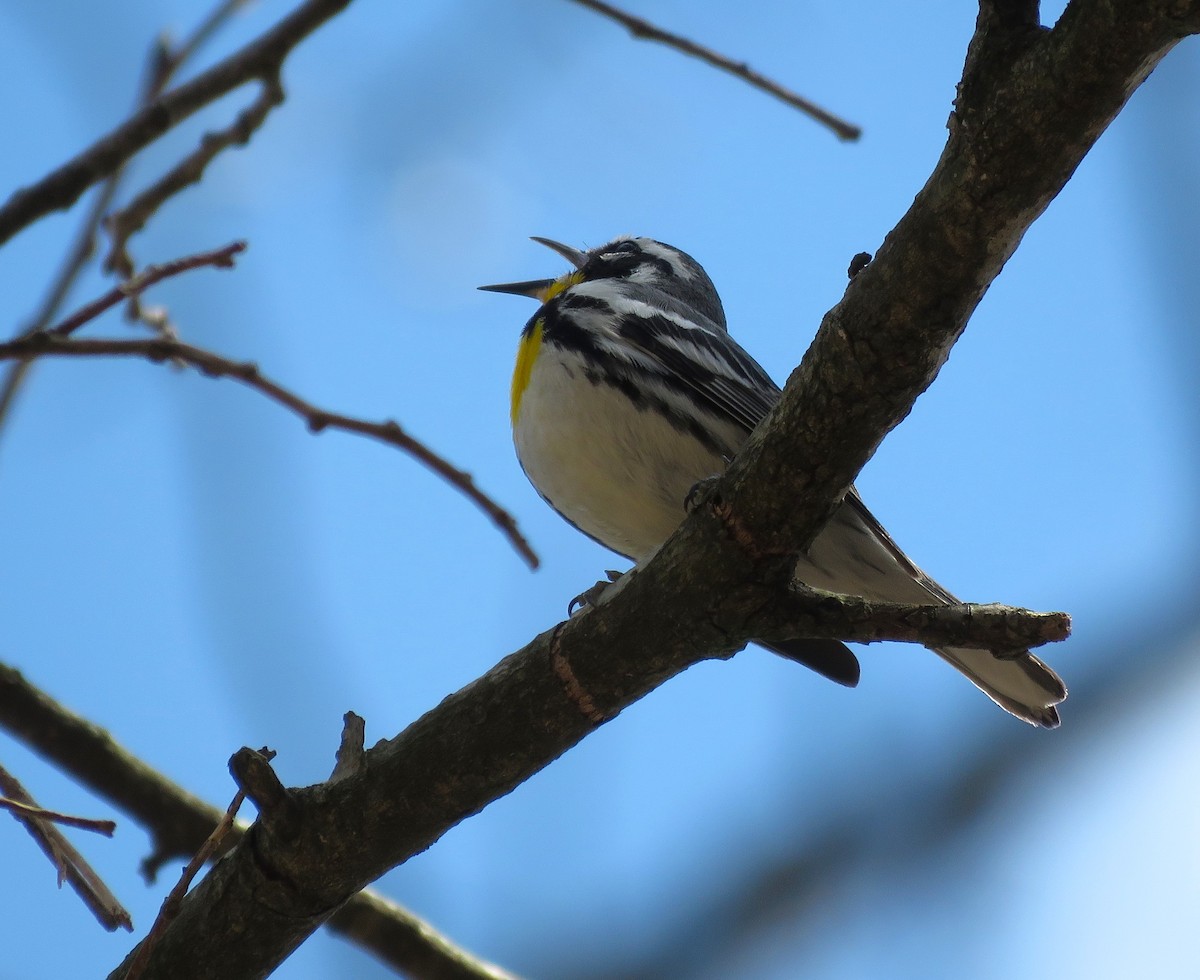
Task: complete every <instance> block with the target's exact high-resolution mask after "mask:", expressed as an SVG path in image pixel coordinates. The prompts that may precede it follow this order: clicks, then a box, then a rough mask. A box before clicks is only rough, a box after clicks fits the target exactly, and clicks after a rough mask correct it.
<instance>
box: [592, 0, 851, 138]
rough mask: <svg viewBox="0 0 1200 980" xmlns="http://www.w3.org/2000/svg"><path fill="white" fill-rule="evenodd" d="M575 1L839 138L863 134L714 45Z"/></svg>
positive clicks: (599, 0)
mask: <svg viewBox="0 0 1200 980" xmlns="http://www.w3.org/2000/svg"><path fill="white" fill-rule="evenodd" d="M574 2H575V3H577V4H579V5H580V6H581V7H587V8H588V9H589V10H594V11H595V12H596V13H598V14H601V15H602V16H604V17H607V18H609V19H610V20H614V21H616V22H617V23H618V24H620V25H621V26H622V27H624V28H626V29H627V30H628V31H629V33H630V34H632V35H633V36H634V37H636V38H639V39H640V40H643V41H657V42H658V43H659V44H665V45H666V46H667V47H669V48H674V49H675V50H676V51H682V52H683V53H684V54H686V55H691V56H692V57H693V58H699V59H700V60H701V61H703V62H705V63H707V64H710V65H712V66H713V67H714V68H719V69H721V71H726V72H729V74H731V75H733V76H734V77H735V78H740V79H742V81H744V82H747V83H748V84H750V85H753V86H754V87H755V88H757V89H759V90H761V91H763V92H766V93H767V94H768V95H773V96H774V97H775V98H777V99H779V100H780V101H781V102H785V103H787V104H788V105H790V106H791V107H792V108H794V109H799V110H800V111H801V112H803V113H804V114H805V115H806V116H809V117H810V118H812V119H815V120H816V121H817V122H819V123H821V125H823V126H826V127H828V128H829V129H831V130H833V132H834V134H835V135H836V136H837V138H838V139H840V140H856V139H858V138H859V137H860V136H862V129H861V128H859V127H858V126H855V125H854V124H853V123H848V122H846V121H845V120H844V119H841V118H839V117H838V116H835V115H834V114H833V113H831V112H829V111H828V110H827V109H822V108H821V107H820V106H819V105H817V104H816V103H815V102H811V101H810V100H808V99H806V98H805V97H804V96H802V95H798V94H797V93H795V92H793V91H792V90H791V89H788V88H784V87H783V86H782V85H780V84H779V83H778V82H776V81H774V80H772V79H770V78H767V77H766V76H765V75H760V74H759V73H758V72H756V71H755V70H754V69H753V68H751V67H750V66H749V65H748V64H746V62H744V61H734V60H733V59H732V58H727V57H726V56H725V55H723V54H719V53H718V52H716V51H713V50H712V49H711V48H706V47H704V46H703V45H700V44H697V43H696V42H695V41H692V40H689V39H688V38H686V37H681V36H680V35H678V34H672V33H671V32H670V31H666V30H663V29H662V28H661V27H657V26H656V25H654V24H651V23H650V22H649V21H648V20H643V19H642V18H641V17H635V16H634V15H633V14H629V13H626V12H625V11H623V10H620V9H618V8H617V7H614V6H613V5H612V4H610V3H604V2H603V0H574Z"/></svg>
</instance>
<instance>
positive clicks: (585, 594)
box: [567, 568, 621, 616]
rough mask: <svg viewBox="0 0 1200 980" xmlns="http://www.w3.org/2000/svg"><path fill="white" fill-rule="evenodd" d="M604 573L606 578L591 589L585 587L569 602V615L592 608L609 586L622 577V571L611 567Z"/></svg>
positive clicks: (575, 614)
mask: <svg viewBox="0 0 1200 980" xmlns="http://www.w3.org/2000/svg"><path fill="white" fill-rule="evenodd" d="M604 574H605V575H606V576H607V577H606V578H602V579H601V580H600V581H599V582H597V583H596V584H595V585H593V586H592V587H591V588H590V589H584V590H583V591H582V592H580V593H579V595H577V596H576V597H575V598H574V599H572V600H571V601H570V602H569V603H567V615H568V616H577V615H578V614H579V613H581V612H583V611H584V610H585V609H590V608H591V607H592V606H594V605H595V604H596V603H597V602H599V601H600V596H602V595H603V594H604V593H605V592H606V591H607V590H608V588H609V587H610V586H611V585H612V584H613V583H614V582H615V581H616V580H617V579H619V578H620V577H621V573H620V572H616V571H613V570H612V569H611V568H609V569H606V570H605V572H604Z"/></svg>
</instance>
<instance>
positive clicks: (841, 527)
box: [796, 490, 1067, 728]
mask: <svg viewBox="0 0 1200 980" xmlns="http://www.w3.org/2000/svg"><path fill="white" fill-rule="evenodd" d="M796 577H797V579H798V580H800V581H801V582H804V583H805V584H807V585H811V586H814V587H816V588H820V589H829V590H831V591H834V592H843V593H846V594H847V595H858V596H864V597H865V598H868V599H877V600H884V601H887V602H913V603H917V602H920V603H928V602H944V603H953V602H957V601H958V600H957V599H955V597H954V596H953V595H951V594H950V593H949V592H947V591H946V590H945V589H944V588H942V587H941V586H940V585H938V583H937V582H935V581H934V580H933V579H931V578H930V577H929V576H928V575H926V574H925V573H924V572H923V571H921V569H919V568H918V567H917V566H916V565H915V564H913V562H912V561H911V560H910V559H909V557H908V556H907V555H905V554H904V552H903V551H901V550H900V549H899V547H897V545H896V543H895V542H894V541H893V540H892V539H891V536H890V535H889V534H888V533H887V531H885V530H884V529H883V527H882V526H881V525H880V523H879V522H878V521H877V520H876V519H875V517H874V516H873V515H872V514H871V512H870V511H869V510H867V508H866V506H865V505H864V504H863V502H862V500H861V499H860V498H859V496H858V493H857V492H856V491H854V490H851V491H850V493H849V494H848V495H847V496H846V499H845V501H844V502H843V504H842V506H841V507H839V508H838V509H837V510H836V511H835V512H834V515H833V517H832V518H830V521H829V523H828V524H827V525H826V526H825V528H824V529H823V530H822V531H821V533H820V534H818V535H817V539H816V541H814V542H813V546H812V548H811V549H810V550H809V552H808V554H807V555H806V556H805V557H804V558H803V559H801V561H800V563H799V565H798V566H797V568H796ZM935 652H936V653H937V654H939V655H940V656H941V657H942V659H944V660H946V661H947V662H948V663H950V664H951V665H953V666H954V667H955V668H956V669H957V670H959V671H960V672H961V673H962V674H963V675H964V676H966V678H967V679H968V680H969V681H970V682H971V683H972V684H974V685H975V686H976V687H977V688H979V689H980V690H981V691H983V693H984V694H986V695H987V696H988V697H989V698H991V699H992V700H993V701H995V702H996V704H998V705H1000V707H1002V708H1003V709H1004V710H1005V711H1008V712H1009V713H1011V714H1013V715H1016V717H1018V718H1020V719H1021V720H1022V721H1027V722H1029V723H1030V724H1031V725H1040V726H1041V727H1043V728H1056V727H1058V710H1057V709H1056V708H1055V705H1056V704H1058V703H1059V702H1060V701H1062V700H1063V699H1065V698H1066V696H1067V689H1066V687H1065V686H1064V685H1063V682H1062V680H1061V679H1060V678H1059V676H1058V675H1057V674H1056V673H1054V671H1052V670H1051V669H1050V668H1049V667H1047V666H1046V665H1045V664H1044V663H1042V662H1041V661H1040V660H1038V658H1037V657H1035V656H1034V655H1033V654H1031V653H1030V652H1029V651H1028V650H1022V651H1019V652H1017V653H1006V654H1004V655H1003V656H996V655H995V654H994V653H992V652H991V651H989V650H971V649H967V648H965V647H946V648H944V649H937V650H935Z"/></svg>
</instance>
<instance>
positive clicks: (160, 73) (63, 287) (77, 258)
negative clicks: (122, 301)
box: [0, 0, 248, 430]
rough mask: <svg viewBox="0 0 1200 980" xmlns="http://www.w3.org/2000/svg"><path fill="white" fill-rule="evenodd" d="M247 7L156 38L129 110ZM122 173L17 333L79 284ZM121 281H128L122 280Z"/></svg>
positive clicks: (1, 396)
mask: <svg viewBox="0 0 1200 980" xmlns="http://www.w3.org/2000/svg"><path fill="white" fill-rule="evenodd" d="M247 2H248V0H222V3H220V4H218V6H217V7H216V8H215V9H214V10H213V11H212V12H211V13H210V14H209V15H208V17H206V18H205V19H204V21H203V22H202V23H201V24H200V25H199V26H198V27H197V28H196V30H195V31H193V32H192V34H191V35H190V36H189V37H187V38H185V39H184V41H183V42H182V43H181V44H179V45H178V46H177V47H175V48H172V47H171V45H170V44H169V42H168V41H167V39H166V38H165V37H161V36H160V37H158V38H156V39H155V41H154V43H153V44H152V45H151V46H150V53H149V56H148V58H147V62H146V69H145V71H144V73H143V80H142V83H141V86H140V91H139V92H138V96H137V99H136V100H135V102H134V107H135V108H136V109H140V108H142V107H143V106H144V105H146V104H147V103H148V102H150V101H152V100H153V99H154V98H156V97H157V96H158V95H159V94H160V93H161V92H162V90H163V89H164V88H166V86H167V83H168V82H169V81H170V80H171V78H172V77H173V76H174V74H175V72H177V71H178V70H179V69H180V68H181V67H182V66H183V65H184V64H185V63H186V62H187V61H188V60H189V59H190V58H191V57H192V56H193V55H194V54H195V53H196V52H197V51H198V50H199V49H200V48H201V47H202V46H203V45H204V43H205V42H206V41H208V40H209V39H210V38H211V37H212V36H213V34H215V33H216V32H217V30H218V29H219V28H220V27H221V26H222V25H223V24H224V23H225V22H226V21H227V20H228V19H229V18H230V17H231V16H232V15H233V14H234V13H235V12H236V11H237V10H238V9H239V8H241V7H244V6H245V5H246V3H247ZM124 173H125V168H124V167H123V166H121V167H118V168H117V169H116V170H114V171H113V172H112V173H111V174H110V175H109V177H108V179H107V180H106V181H105V182H104V184H103V186H102V187H101V188H100V191H99V193H98V194H97V195H96V197H95V199H94V200H93V201H92V205H91V207H89V208H88V210H87V214H85V215H84V218H83V221H81V222H80V224H79V231H78V232H77V233H76V236H75V241H74V243H73V244H72V246H71V249H70V251H69V252H68V253H67V257H66V259H65V260H64V261H63V264H62V268H61V269H60V270H59V273H58V275H57V276H56V277H55V279H54V282H53V283H52V284H51V286H50V289H49V291H48V292H47V294H46V298H45V299H44V300H43V301H42V305H41V307H40V308H39V309H38V311H37V313H35V314H34V316H33V318H32V319H31V321H30V323H29V326H28V327H26V328H25V330H24V331H23V333H26V334H30V333H38V332H39V331H41V330H45V329H46V328H47V327H48V326H49V325H50V323H51V322H52V321H53V320H54V318H55V317H56V316H58V313H59V310H60V309H61V308H62V305H63V304H64V303H65V302H66V300H67V296H68V295H69V294H70V291H71V288H72V286H74V284H75V281H76V279H78V278H79V273H80V272H81V271H82V270H83V267H84V265H86V264H87V261H88V259H90V258H91V257H92V255H93V254H94V253H95V251H96V233H97V231H98V230H99V228H100V222H101V221H102V220H103V218H104V215H105V214H107V213H108V209H109V207H110V206H111V205H112V202H113V201H114V200H115V199H116V195H117V189H118V188H119V187H120V184H121V177H122V176H123V175H124ZM126 278H129V277H128V276H126ZM32 363H33V362H32V361H19V362H18V363H16V364H14V365H13V366H12V367H11V368H9V371H8V374H7V375H6V376H5V378H4V382H3V385H2V386H0V430H2V429H3V427H4V423H5V422H6V421H7V419H8V416H9V413H10V412H11V410H12V406H13V402H14V400H15V399H16V397H17V392H19V391H20V390H21V386H22V385H23V384H24V382H25V378H26V377H27V376H28V374H29V370H30V367H31V366H32Z"/></svg>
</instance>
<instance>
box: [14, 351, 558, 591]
mask: <svg viewBox="0 0 1200 980" xmlns="http://www.w3.org/2000/svg"><path fill="white" fill-rule="evenodd" d="M36 357H143V358H145V359H146V360H149V361H153V362H155V363H162V362H164V361H178V362H182V363H184V364H190V365H192V366H193V367H195V368H197V369H198V370H199V371H200V373H201V374H203V375H205V376H206V377H210V378H231V379H233V380H235V381H239V382H241V383H242V384H244V385H246V386H247V387H248V388H252V389H254V390H255V391H257V392H259V393H260V394H262V395H265V396H266V397H267V398H269V399H270V400H271V401H274V402H276V403H278V404H280V405H282V406H284V407H285V408H287V409H290V410H291V411H292V412H294V413H295V414H296V415H298V416H300V418H302V419H304V421H305V422H306V423H307V424H308V428H309V430H310V431H312V432H314V433H317V432H322V431H324V430H325V429H340V430H341V431H343V432H354V433H356V434H358V435H361V436H366V437H367V438H370V439H376V440H378V441H379V442H383V443H386V444H388V445H390V446H396V447H397V448H399V449H402V450H403V451H404V452H406V453H408V454H409V455H410V456H412V457H413V458H414V459H415V460H417V462H419V463H421V464H422V465H423V466H425V467H426V468H428V469H430V470H432V471H433V472H434V473H436V474H437V475H438V476H440V477H442V479H444V480H445V481H446V482H447V483H449V484H450V485H451V486H453V487H454V488H455V489H457V490H458V491H459V492H461V493H462V494H463V495H464V496H465V497H466V498H467V499H468V500H470V501H471V502H472V503H474V504H475V505H476V506H477V507H478V508H479V509H480V510H482V511H483V512H484V513H485V514H486V515H487V516H488V517H489V518H490V519H491V521H492V523H493V524H495V525H496V527H497V528H499V529H500V532H501V533H502V534H503V535H504V536H505V537H506V538H507V539H508V541H509V543H510V544H511V545H512V546H513V548H514V549H515V550H516V551H517V553H518V554H519V555H520V556H521V557H522V558H524V559H525V562H526V563H527V564H528V565H529V567H530V568H537V566H538V557H537V555H536V554H535V553H534V551H533V548H532V547H530V545H529V542H528V541H526V540H525V536H524V535H523V534H522V533H521V531H520V529H519V528H518V527H517V522H516V519H515V518H514V517H513V516H512V515H511V514H509V513H508V511H506V510H505V509H504V508H503V507H501V506H500V505H499V504H498V503H496V502H495V501H494V500H492V499H491V498H490V497H489V496H487V495H486V494H485V493H484V492H483V491H482V490H480V489H479V488H478V487H477V486H476V485H475V480H474V478H473V477H472V476H471V474H470V473H467V472H465V471H464V470H460V469H458V468H457V467H455V466H453V465H452V464H451V463H449V462H448V461H447V460H445V459H443V458H442V457H441V456H439V455H438V454H437V453H435V452H434V451H433V450H432V449H430V448H429V447H428V446H426V445H425V444H424V443H422V442H420V441H419V440H417V439H415V438H414V437H413V436H410V435H409V434H408V433H407V432H405V431H404V430H403V429H402V428H401V427H400V425H399V424H398V423H397V422H395V421H394V420H392V419H387V420H385V421H383V422H368V421H367V420H365V419H360V418H355V417H353V416H350V415H342V414H340V413H338V412H329V411H326V410H325V409H322V408H318V407H317V406H315V405H313V404H312V403H311V402H309V401H307V400H305V399H304V398H301V397H300V396H299V395H297V394H295V393H294V392H292V391H290V390H289V389H287V388H285V387H283V386H282V385H280V384H278V383H277V382H275V381H272V380H271V379H270V378H268V377H266V375H264V374H262V372H261V371H259V369H258V365H257V364H254V363H253V362H251V361H234V360H230V359H229V358H227V357H223V356H221V355H220V354H216V353H214V352H212V351H209V350H205V349H204V348H202V347H195V346H193V345H192V344H185V343H183V342H182V341H178V340H172V339H170V338H167V337H151V338H146V339H137V340H107V339H105V340H93V339H90V338H89V339H86V340H83V339H81V340H75V339H67V338H64V337H62V336H59V335H57V334H55V333H53V332H47V333H40V334H36V335H34V336H31V337H19V338H17V339H16V340H10V341H7V342H0V361H5V360H25V359H28V358H36Z"/></svg>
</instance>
